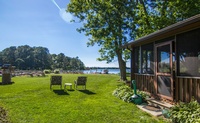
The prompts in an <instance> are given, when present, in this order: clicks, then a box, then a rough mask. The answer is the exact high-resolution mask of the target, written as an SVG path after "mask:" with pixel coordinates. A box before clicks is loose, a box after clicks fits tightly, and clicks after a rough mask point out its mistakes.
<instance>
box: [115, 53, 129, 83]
mask: <svg viewBox="0 0 200 123" xmlns="http://www.w3.org/2000/svg"><path fill="white" fill-rule="evenodd" d="M117 57H118V62H119V69H120V79H121V80H123V81H125V80H127V78H126V62H125V61H124V60H123V58H122V53H121V52H120V51H118V52H117Z"/></svg>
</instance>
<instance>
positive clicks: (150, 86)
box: [135, 74, 156, 94]
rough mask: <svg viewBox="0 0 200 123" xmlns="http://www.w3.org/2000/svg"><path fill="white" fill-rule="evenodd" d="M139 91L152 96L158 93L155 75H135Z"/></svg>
mask: <svg viewBox="0 0 200 123" xmlns="http://www.w3.org/2000/svg"><path fill="white" fill-rule="evenodd" d="M135 80H136V86H137V89H139V90H142V91H146V92H149V93H151V94H155V93H156V89H155V87H154V75H148V74H135Z"/></svg>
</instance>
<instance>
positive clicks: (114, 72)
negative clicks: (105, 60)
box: [83, 69, 130, 74]
mask: <svg viewBox="0 0 200 123" xmlns="http://www.w3.org/2000/svg"><path fill="white" fill-rule="evenodd" d="M104 70H105V69H92V70H84V71H83V73H85V74H95V73H103V72H104ZM107 70H108V74H119V73H120V70H119V69H107ZM126 72H130V69H126Z"/></svg>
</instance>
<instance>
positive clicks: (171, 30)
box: [123, 14, 200, 48]
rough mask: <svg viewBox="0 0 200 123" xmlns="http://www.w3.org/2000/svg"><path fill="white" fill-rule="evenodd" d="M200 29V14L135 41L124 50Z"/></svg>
mask: <svg viewBox="0 0 200 123" xmlns="http://www.w3.org/2000/svg"><path fill="white" fill-rule="evenodd" d="M199 27H200V14H197V15H195V16H192V17H190V18H188V19H185V20H183V21H180V22H178V23H175V24H172V25H170V26H168V27H165V28H163V29H161V30H158V31H156V32H154V33H151V34H149V35H147V36H144V37H141V38H139V39H137V40H133V41H131V42H129V43H128V44H126V45H124V46H123V47H124V48H131V47H134V46H138V45H142V44H147V43H150V42H153V41H157V40H161V39H164V38H167V37H170V36H175V35H176V34H180V33H183V32H186V31H189V30H192V29H197V28H199Z"/></svg>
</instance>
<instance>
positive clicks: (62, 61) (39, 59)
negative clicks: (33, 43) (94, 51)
mask: <svg viewBox="0 0 200 123" xmlns="http://www.w3.org/2000/svg"><path fill="white" fill-rule="evenodd" d="M0 64H1V65H3V64H11V65H12V66H15V69H20V70H44V69H62V70H83V69H85V65H84V63H83V62H82V61H81V60H80V59H79V58H78V57H75V58H71V57H68V56H65V55H64V54H63V53H60V54H58V55H57V54H50V53H49V50H48V49H47V48H45V47H30V46H28V45H23V46H18V47H16V46H11V47H9V48H6V49H4V50H3V51H1V52H0Z"/></svg>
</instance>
